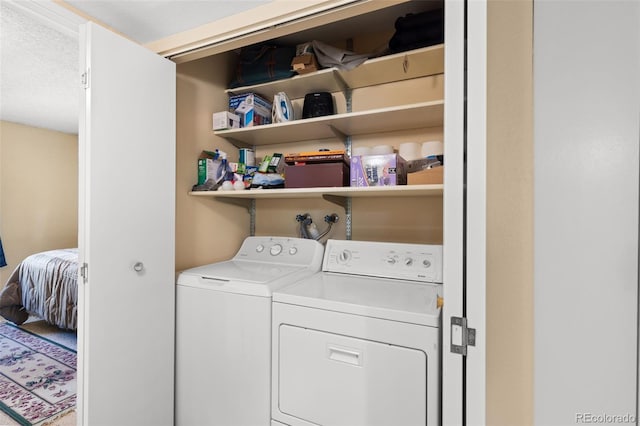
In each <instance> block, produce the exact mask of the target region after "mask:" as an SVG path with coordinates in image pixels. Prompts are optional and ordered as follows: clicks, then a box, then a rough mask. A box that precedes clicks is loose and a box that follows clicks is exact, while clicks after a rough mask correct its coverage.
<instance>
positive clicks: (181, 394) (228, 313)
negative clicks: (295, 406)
mask: <svg viewBox="0 0 640 426" xmlns="http://www.w3.org/2000/svg"><path fill="white" fill-rule="evenodd" d="M323 252H324V247H323V245H322V244H320V243H318V242H317V241H314V240H309V239H302V238H280V237H248V238H246V239H245V240H244V242H243V244H242V246H241V247H240V250H239V251H238V253H237V254H236V255H235V256H234V257H233V258H232V259H231V260H228V261H224V262H218V263H213V264H210V265H205V266H200V267H197V268H193V269H188V270H186V271H183V272H181V273H180V275H179V276H178V282H177V286H176V379H175V380H176V402H175V409H176V410H175V411H176V413H175V416H176V419H175V420H176V421H175V424H176V425H179V426H203V425H234V426H235V425H237V426H240V425H247V426H259V425H269V423H270V419H271V414H270V401H271V383H270V382H271V294H272V292H273V291H274V290H276V289H278V288H280V287H282V286H285V285H287V284H291V283H294V282H297V281H299V280H300V279H302V278H304V277H307V276H309V275H311V274H313V273H314V272H317V271H319V270H320V267H321V265H322V256H323Z"/></svg>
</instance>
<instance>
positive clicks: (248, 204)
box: [216, 197, 255, 214]
mask: <svg viewBox="0 0 640 426" xmlns="http://www.w3.org/2000/svg"><path fill="white" fill-rule="evenodd" d="M216 199H217V200H220V201H222V202H225V203H227V204H235V205H236V206H240V207H244V208H245V209H247V212H248V213H249V214H251V211H252V210H255V200H254V199H252V198H232V197H229V198H227V197H216Z"/></svg>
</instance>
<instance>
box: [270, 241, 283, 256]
mask: <svg viewBox="0 0 640 426" xmlns="http://www.w3.org/2000/svg"><path fill="white" fill-rule="evenodd" d="M269 253H271V256H277V255H279V254H280V253H282V246H281V245H280V244H274V245H272V246H271V248H270V249H269Z"/></svg>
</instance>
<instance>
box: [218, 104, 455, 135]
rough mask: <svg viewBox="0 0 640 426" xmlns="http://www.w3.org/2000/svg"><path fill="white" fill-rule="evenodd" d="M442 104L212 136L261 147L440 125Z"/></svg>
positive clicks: (410, 106)
mask: <svg viewBox="0 0 640 426" xmlns="http://www.w3.org/2000/svg"><path fill="white" fill-rule="evenodd" d="M443 119H444V101H443V100H437V101H428V102H419V103H415V104H410V105H402V106H394V107H387V108H378V109H372V110H367V111H359V112H349V113H344V114H334V115H327V116H323V117H315V118H307V119H301V120H295V121H290V122H286V123H276V124H266V125H263V126H253V127H244V128H240V129H230V130H218V131H215V132H214V133H215V134H216V135H217V136H220V137H223V138H225V139H227V140H229V141H230V142H232V143H234V144H235V145H245V146H261V145H271V144H276V143H293V142H300V141H306V140H316V139H327V138H334V137H340V136H341V135H350V136H355V135H362V134H372V133H383V132H392V131H398V130H408V129H417V128H422V127H438V126H442V122H443Z"/></svg>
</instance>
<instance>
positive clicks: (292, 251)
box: [289, 247, 298, 256]
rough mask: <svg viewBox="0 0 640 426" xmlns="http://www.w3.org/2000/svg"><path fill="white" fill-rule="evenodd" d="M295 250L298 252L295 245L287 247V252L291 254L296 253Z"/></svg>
mask: <svg viewBox="0 0 640 426" xmlns="http://www.w3.org/2000/svg"><path fill="white" fill-rule="evenodd" d="M297 252H298V249H297V248H296V247H291V248H290V249H289V254H290V255H291V256H293V255H294V254H296V253H297Z"/></svg>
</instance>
